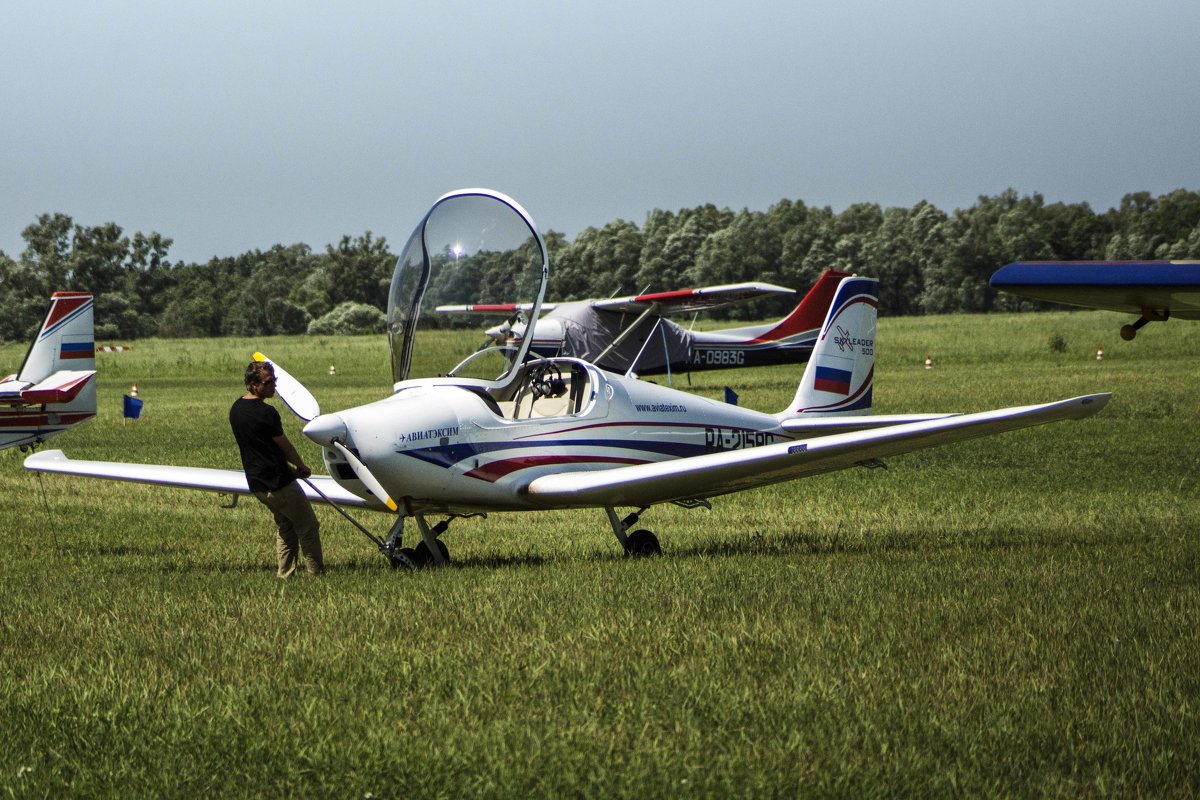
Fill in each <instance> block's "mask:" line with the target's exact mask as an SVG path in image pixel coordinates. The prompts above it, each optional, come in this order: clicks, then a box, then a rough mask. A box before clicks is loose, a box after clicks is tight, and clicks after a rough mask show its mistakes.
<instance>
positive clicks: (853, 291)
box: [778, 273, 879, 420]
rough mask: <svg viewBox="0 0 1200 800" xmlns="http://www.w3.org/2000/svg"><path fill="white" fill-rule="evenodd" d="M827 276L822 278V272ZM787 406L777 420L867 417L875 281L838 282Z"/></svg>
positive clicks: (872, 373)
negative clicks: (817, 417)
mask: <svg viewBox="0 0 1200 800" xmlns="http://www.w3.org/2000/svg"><path fill="white" fill-rule="evenodd" d="M826 274H828V273H826ZM827 308H828V313H827V314H826V315H825V322H824V324H823V325H822V326H821V333H820V334H819V335H818V336H817V341H816V344H815V345H814V347H813V352H812V355H811V356H809V359H808V364H807V365H806V366H805V368H804V375H803V377H801V379H800V385H799V387H798V388H797V389H796V396H795V398H794V399H793V400H792V403H791V405H789V406H788V407H787V409H786V410H785V411H783V412H781V413H780V414H779V415H778V416H779V418H780V420H785V419H792V418H794V417H797V416H799V415H801V414H803V415H804V416H828V415H835V414H836V415H863V414H870V413H871V389H872V386H873V384H874V381H875V324H876V318H877V316H878V311H879V281H878V280H877V279H875V278H860V277H857V276H847V277H842V278H840V279H839V280H838V284H837V291H836V293H835V294H834V296H833V301H832V302H831V303H829V304H828V306H827Z"/></svg>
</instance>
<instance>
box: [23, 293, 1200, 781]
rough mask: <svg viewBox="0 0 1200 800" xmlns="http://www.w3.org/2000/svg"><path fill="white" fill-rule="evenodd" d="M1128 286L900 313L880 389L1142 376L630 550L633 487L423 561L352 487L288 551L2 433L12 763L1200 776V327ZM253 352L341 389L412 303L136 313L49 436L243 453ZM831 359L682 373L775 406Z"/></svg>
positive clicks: (501, 523)
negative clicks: (636, 553)
mask: <svg viewBox="0 0 1200 800" xmlns="http://www.w3.org/2000/svg"><path fill="white" fill-rule="evenodd" d="M1124 321H1125V320H1124V319H1123V318H1122V317H1120V316H1119V315H1116V314H1108V313H1104V312H1080V313H1072V314H1067V313H1047V314H1040V315H995V316H950V317H927V318H904V319H886V318H885V319H883V320H881V321H880V331H879V343H880V346H879V352H880V355H879V359H878V362H877V368H876V369H877V381H876V388H875V398H876V410H877V412H879V413H892V412H904V411H914V412H916V411H975V410H983V409H986V408H992V407H999V406H1005V405H1022V404H1026V403H1032V402H1041V401H1046V400H1052V399H1061V398H1065V397H1071V396H1075V395H1079V394H1084V393H1090V392H1097V391H1112V392H1114V399H1113V400H1112V402H1111V403H1110V404H1109V406H1108V407H1107V408H1106V409H1105V410H1104V411H1103V412H1102V413H1101V414H1100V415H1099V416H1097V417H1094V418H1092V419H1089V420H1086V421H1083V422H1066V423H1058V424H1055V425H1050V426H1045V427H1041V428H1035V429H1031V430H1025V431H1019V432H1016V433H1011V434H1006V435H1003V436H999V437H994V438H989V439H982V440H976V441H972V442H967V443H963V444H958V445H953V446H948V447H944V448H938V449H934V450H928V451H922V452H919V453H914V454H911V455H906V456H899V457H896V458H894V459H891V460H890V463H889V466H890V468H889V469H888V470H886V471H885V470H861V469H859V470H852V471H846V472H842V473H837V474H832V475H827V476H822V477H819V478H814V479H809V480H805V481H799V482H793V483H790V484H785V485H780V486H776V487H771V488H768V489H763V490H759V491H753V492H746V493H742V494H739V495H734V496H730V497H727V498H721V499H719V500H718V501H717V502H715V503H714V508H713V509H712V510H711V511H705V510H691V511H688V510H684V509H681V508H678V507H675V506H667V507H660V508H655V509H652V510H651V511H650V512H648V513H647V514H646V515H644V517H643V522H644V523H645V524H646V525H648V526H649V527H651V528H653V529H654V530H655V531H656V532H657V533H658V535H659V538H660V539H661V541H662V544H663V549H664V552H665V555H664V556H663V557H662V558H659V559H646V560H630V559H625V558H622V557H621V556H620V553H619V549H618V547H617V544H616V542H615V540H614V538H613V536H612V532H611V530H610V529H609V528H608V525H607V523H606V521H605V518H604V514H603V512H602V511H599V510H596V511H587V512H570V513H551V512H546V513H538V514H523V515H522V514H495V515H492V516H490V517H489V518H487V519H483V520H479V519H474V520H460V521H457V522H455V524H454V525H453V526H452V527H451V529H450V532H449V533H448V534H447V536H446V541H447V543H448V545H449V547H450V551H451V554H452V558H453V559H454V561H453V564H452V565H451V566H449V567H448V568H445V569H442V570H428V571H423V572H419V573H400V572H393V571H392V570H391V569H390V568H389V567H388V566H387V564H386V562H385V561H384V559H383V558H382V557H381V556H379V554H378V553H376V552H374V550H373V548H372V546H371V545H370V544H369V543H368V542H367V541H366V539H365V538H364V537H363V536H362V535H361V533H359V532H358V531H356V530H354V529H353V528H352V527H351V526H350V525H349V524H348V523H346V522H345V521H344V520H342V519H341V518H340V517H338V516H337V515H336V513H335V512H333V511H332V510H330V509H325V508H319V509H318V514H319V515H320V517H321V520H322V523H323V529H322V537H323V540H324V544H325V554H326V561H327V563H328V564H329V566H330V571H329V573H328V575H327V576H326V577H324V578H322V579H312V578H308V577H307V576H303V577H301V578H299V579H296V580H292V581H288V582H280V581H278V580H276V579H275V577H274V566H273V530H272V529H271V527H270V520H269V515H268V514H267V512H266V511H265V509H263V508H262V507H260V506H259V505H258V504H257V503H256V502H254V501H253V500H252V499H250V500H246V499H243V501H242V502H241V503H240V504H239V505H238V506H237V507H236V508H234V509H226V508H221V507H220V503H221V502H222V500H221V499H219V498H217V497H216V496H215V495H209V494H203V493H189V492H184V491H176V490H162V489H153V488H149V487H140V486H134V485H126V484H116V483H109V482H103V481H94V480H86V479H82V478H71V477H67V476H48V475H47V476H39V475H35V474H32V473H27V472H25V471H24V470H22V468H21V461H22V458H23V456H22V454H20V453H19V452H16V451H13V450H9V451H5V452H2V453H0V529H2V530H3V531H4V534H5V536H4V544H5V547H4V558H3V560H2V561H0V580H2V586H3V589H2V591H0V658H2V661H0V664H2V665H0V793H3V794H4V795H6V796H12V797H44V796H46V797H48V796H55V797H57V796H64V795H66V796H89V797H92V796H100V797H102V796H118V795H120V796H134V797H155V796H161V797H213V796H228V797H251V796H271V797H308V796H314V797H315V796H321V797H325V796H332V797H348V798H365V797H377V798H384V797H447V798H453V797H464V796H484V797H561V796H586V797H636V798H643V797H648V796H669V797H778V796H831V795H832V796H845V797H862V796H883V795H888V796H891V795H934V796H963V795H968V796H978V795H985V796H996V795H999V796H1067V797H1080V796H1084V797H1093V796H1095V797H1104V796H1155V797H1194V796H1196V795H1197V794H1200V770H1198V769H1197V766H1196V765H1197V764H1200V723H1198V711H1200V708H1198V704H1200V691H1198V690H1200V635H1198V634H1197V629H1198V623H1200V545H1198V543H1197V535H1196V528H1197V523H1198V522H1200V499H1198V497H1200V491H1198V489H1200V487H1198V485H1197V484H1198V477H1200V450H1198V448H1197V446H1196V445H1197V441H1198V439H1200V391H1198V389H1200V386H1198V382H1200V381H1198V375H1197V370H1196V367H1197V364H1198V363H1200V324H1197V323H1188V322H1170V323H1168V324H1165V325H1158V324H1155V325H1151V326H1149V327H1147V328H1146V329H1144V330H1143V331H1142V333H1141V334H1140V335H1139V337H1138V339H1137V340H1136V341H1135V342H1132V343H1125V342H1121V341H1120V340H1119V338H1118V336H1117V329H1118V327H1119V325H1120V324H1121V323H1123V322H1124ZM464 335H465V334H464ZM1052 341H1056V342H1059V343H1060V345H1065V347H1060V350H1061V352H1059V351H1056V350H1055V349H1054V348H1053V347H1052V346H1051V343H1052ZM1097 347H1102V348H1103V350H1104V352H1105V357H1104V359H1103V360H1102V361H1097V360H1096V358H1095V351H1096V348H1097ZM255 349H262V350H263V351H264V352H266V353H268V354H269V355H270V356H272V357H273V358H277V359H279V361H280V362H281V363H282V364H284V365H285V366H286V367H288V369H289V370H290V371H291V372H292V373H293V374H295V375H296V376H297V377H299V378H300V379H301V380H303V381H305V382H306V383H307V384H308V385H309V386H310V388H312V389H313V391H314V393H315V394H316V395H317V397H318V398H319V399H320V400H321V401H322V406H323V407H324V408H325V409H327V410H334V409H337V408H339V407H344V406H346V405H349V404H353V403H358V402H362V401H367V400H371V399H375V398H378V397H381V396H383V394H384V393H385V392H386V391H387V387H388V386H389V384H390V374H389V369H388V362H387V351H386V343H385V341H384V339H383V337H366V338H354V339H332V338H331V339H316V338H307V337H304V338H289V339H284V338H279V339H273V340H266V341H249V340H228V339H227V340H208V341H174V340H172V341H159V340H151V341H144V342H136V343H134V349H133V350H132V351H130V352H126V353H119V354H118V353H114V354H100V356H99V358H98V362H99V370H100V374H99V392H100V404H101V408H100V414H99V416H98V417H97V418H96V419H95V420H92V421H90V422H88V423H86V424H85V425H83V426H81V427H80V428H78V429H76V430H74V431H71V432H69V433H67V434H64V435H63V436H60V437H58V438H57V439H55V440H53V442H52V444H51V446H53V447H61V448H62V449H64V450H65V451H66V452H67V453H68V454H70V455H72V456H76V457H80V458H100V459H109V460H127V461H146V462H157V463H177V464H197V465H208V466H220V467H237V465H238V463H237V455H236V451H235V448H234V446H233V442H232V437H231V435H230V434H229V432H228V427H227V423H226V421H225V416H226V413H227V411H228V407H229V404H230V403H231V402H232V400H233V399H234V398H235V397H236V396H237V395H238V394H239V393H240V391H241V383H240V375H241V371H242V369H243V368H244V366H245V363H246V362H247V360H248V357H249V354H250V353H251V352H253V350H255ZM24 350H25V347H24V346H23V345H21V346H5V347H0V372H2V371H4V370H5V369H8V370H9V371H11V370H12V369H15V367H16V366H17V365H18V364H19V362H20V359H21V357H22V355H23V354H24ZM926 354H929V355H931V356H932V357H933V358H934V360H935V364H936V366H935V368H934V369H932V370H926V369H924V368H923V362H924V359H925V356H926ZM331 363H333V364H336V366H337V375H336V376H330V375H329V374H328V367H329V364H331ZM799 372H800V369H799V368H793V367H778V368H771V369H761V370H757V371H751V370H745V371H727V372H716V373H698V374H696V375H694V376H692V377H691V379H690V380H689V379H688V378H687V377H686V376H676V377H675V385H676V386H677V387H679V388H684V389H690V390H691V391H694V392H697V393H700V394H704V395H707V396H711V397H720V396H721V392H722V387H723V386H725V385H730V386H732V387H733V388H735V389H736V390H737V391H738V393H739V394H740V395H741V401H742V403H743V404H745V405H749V406H752V407H755V408H761V409H763V410H770V411H777V410H779V409H781V408H783V406H784V405H785V404H786V403H787V401H788V400H789V399H790V398H791V396H792V393H793V392H794V390H795V384H796V381H797V379H798V377H799ZM135 381H136V383H137V385H138V388H139V391H140V394H141V397H142V398H143V399H144V400H145V404H146V405H145V411H144V415H143V419H142V420H140V421H139V422H137V423H134V424H129V425H124V424H122V420H121V416H120V413H121V412H120V407H121V404H120V399H121V395H122V394H123V393H125V392H126V391H127V390H128V389H129V386H130V384H131V383H133V382H135ZM285 425H287V427H288V432H289V434H290V435H291V437H292V439H293V441H295V442H297V443H298V445H299V446H300V447H301V448H303V452H304V453H305V456H306V458H307V459H308V460H309V461H310V463H314V464H319V463H320V459H319V454H318V449H317V448H316V446H315V445H312V444H311V443H309V442H308V441H307V440H305V439H304V437H303V436H302V435H300V434H299V425H298V424H297V423H296V422H295V421H294V420H293V419H292V418H291V417H290V416H289V415H287V414H286V412H285ZM360 517H361V518H362V519H363V520H364V521H365V522H367V523H368V524H370V525H371V526H372V527H373V528H374V529H375V530H376V531H378V532H380V533H382V532H383V531H384V530H386V527H387V525H386V523H387V519H386V518H385V517H383V516H382V515H370V514H363V515H360Z"/></svg>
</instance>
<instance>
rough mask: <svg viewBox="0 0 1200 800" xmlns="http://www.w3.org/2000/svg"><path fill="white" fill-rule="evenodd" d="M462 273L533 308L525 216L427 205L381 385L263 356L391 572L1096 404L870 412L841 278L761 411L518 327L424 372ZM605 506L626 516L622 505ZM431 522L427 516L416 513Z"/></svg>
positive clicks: (531, 252) (654, 543)
mask: <svg viewBox="0 0 1200 800" xmlns="http://www.w3.org/2000/svg"><path fill="white" fill-rule="evenodd" d="M460 270H471V271H472V272H474V273H477V271H479V270H500V271H502V272H503V275H504V279H505V281H506V282H507V283H508V285H511V286H512V287H514V290H515V291H518V292H521V293H522V294H523V295H524V296H525V297H527V298H529V302H530V309H531V315H532V318H534V319H536V318H537V315H538V311H539V308H540V305H541V301H542V298H543V296H544V294H545V289H546V282H547V277H548V274H549V261H548V258H547V255H546V248H545V245H544V243H543V242H542V239H541V236H540V235H539V234H538V233H537V228H536V227H535V225H534V223H533V220H532V219H530V217H529V215H528V214H527V213H526V212H525V210H524V209H522V208H521V206H520V205H518V204H517V203H516V202H515V201H514V200H512V199H510V198H508V197H506V196H505V195H502V194H500V193H498V192H493V191H490V190H486V189H467V190H462V191H458V192H452V193H450V194H447V195H445V196H443V197H442V198H440V199H439V200H438V201H437V202H436V203H435V204H434V205H433V207H432V208H431V209H430V211H429V212H428V214H426V216H425V217H424V219H422V220H421V222H420V224H419V225H418V226H417V228H416V230H415V231H414V232H413V234H412V236H411V238H410V239H409V240H408V243H407V245H406V246H405V248H404V250H403V251H402V253H401V255H400V258H399V259H398V263H397V266H396V271H395V274H394V276H393V279H392V285H391V292H390V296H389V300H388V335H389V340H390V345H391V352H392V374H393V378H394V381H395V382H394V385H393V387H392V393H391V395H389V396H387V397H385V398H383V399H381V400H378V401H375V402H373V403H369V404H367V405H363V406H358V407H355V408H348V409H345V410H343V411H338V412H336V413H325V414H320V413H319V407H318V405H317V403H316V401H315V399H314V398H313V397H312V395H311V394H310V393H308V391H307V390H306V389H304V387H303V386H302V385H301V384H300V383H299V382H298V381H296V380H294V379H293V378H292V377H291V376H290V375H289V374H288V373H287V371H286V370H284V369H282V368H281V367H280V366H279V365H278V364H276V365H275V366H276V375H277V378H281V379H279V380H277V392H278V393H279V396H280V397H281V398H282V399H283V400H284V401H285V402H286V403H287V404H288V405H289V406H290V407H291V408H292V409H293V411H296V412H298V413H299V414H300V415H301V416H302V417H304V418H311V421H309V422H308V423H307V424H306V425H305V427H304V433H305V435H307V436H308V437H309V438H310V439H311V440H312V441H314V442H316V443H317V444H319V445H320V446H321V447H322V450H323V455H324V461H325V466H326V467H327V469H328V472H329V475H328V476H325V477H320V478H314V479H312V480H310V481H309V482H307V488H306V492H307V493H308V494H309V496H310V497H311V498H312V499H314V500H319V501H324V502H330V503H332V504H334V505H337V506H338V507H339V508H340V507H341V506H344V505H348V506H356V507H364V508H371V509H376V510H380V511H389V512H391V513H393V514H395V515H396V519H395V521H394V523H393V525H392V527H391V530H390V532H389V533H388V535H387V537H386V539H384V538H381V537H376V536H374V535H373V534H371V533H370V532H368V531H366V530H365V528H364V529H363V530H364V533H367V535H368V536H370V537H371V539H372V541H374V542H375V543H376V544H377V545H378V546H379V548H380V550H381V551H382V552H383V553H384V554H385V555H387V556H388V557H389V558H390V559H391V560H392V563H393V564H396V565H403V566H412V565H414V564H417V563H422V562H432V563H435V564H437V563H442V562H444V561H445V560H446V558H447V557H448V550H447V549H446V546H445V543H444V542H442V541H441V539H440V538H439V537H440V536H441V534H442V533H443V532H444V531H445V530H446V528H447V526H448V524H449V523H450V522H451V521H452V520H454V519H456V518H461V517H465V516H469V515H472V514H478V513H489V512H498V511H536V510H539V509H585V508H596V509H603V510H604V512H605V514H606V516H607V518H608V522H609V524H610V526H611V527H612V531H613V533H614V535H615V536H616V538H617V540H618V542H619V543H620V544H621V546H622V547H623V548H624V549H625V551H626V552H627V553H630V554H637V555H643V554H651V553H657V552H660V548H659V543H658V539H657V537H656V536H655V535H654V534H653V533H652V532H650V531H649V530H644V529H640V530H633V531H631V530H630V529H631V528H632V527H633V526H634V525H635V524H636V522H637V520H638V518H639V517H640V516H641V515H642V514H643V513H645V512H646V510H647V509H649V508H650V507H652V506H655V505H658V504H660V503H677V504H680V505H683V506H685V507H695V506H709V504H710V501H711V500H712V499H713V498H716V497H719V496H721V495H724V494H728V493H730V492H737V491H742V490H745V489H753V488H755V487H759V486H766V485H768V484H773V483H778V482H781V481H788V480H793V479H796V478H803V477H807V476H809V475H818V474H821V473H825V472H830V471H833V470H840V469H847V468H849V467H854V466H868V467H869V466H877V465H878V464H879V461H880V459H882V458H884V457H887V456H891V455H895V454H898V453H904V452H908V451H911V450H917V449H920V448H923V447H932V446H936V445H942V444H948V443H950V442H954V441H959V440H964V439H970V438H974V437H978V436H986V435H990V434H995V433H1000V432H1003V431H1009V430H1014V429H1017V428H1024V427H1027V426H1031V425H1038V424H1041V423H1044V422H1052V421H1055V420H1063V419H1079V418H1082V417H1087V416H1090V415H1091V414H1094V413H1096V412H1097V411H1099V410H1100V409H1101V408H1102V407H1103V406H1104V405H1105V403H1106V402H1107V401H1108V399H1109V395H1107V394H1095V395H1089V396H1084V397H1076V398H1074V399H1070V400H1063V401H1060V402H1054V403H1047V404H1044V405H1032V406H1023V407H1018V408H1005V409H999V410H996V411H986V412H982V413H975V414H965V415H940V414H939V415H934V414H921V415H911V416H910V415H898V416H871V415H870V414H869V412H870V409H871V396H872V386H873V382H874V362H875V326H876V312H877V305H878V302H877V290H878V281H876V280H873V279H869V278H859V277H844V278H842V279H841V280H840V281H839V283H838V288H837V292H836V294H835V297H834V299H833V302H832V303H831V304H830V306H829V309H828V312H827V313H826V316H825V319H824V322H823V324H822V326H821V331H820V334H819V335H818V337H817V344H816V348H815V349H814V351H813V354H812V358H811V359H810V360H809V362H808V364H807V366H806V367H805V369H804V371H803V375H802V377H801V378H800V383H799V386H798V387H797V390H796V393H795V397H794V398H793V400H792V401H791V402H790V403H789V404H788V406H787V407H786V408H785V409H783V410H782V411H780V412H779V413H776V414H770V413H763V412H759V411H754V410H751V409H747V408H744V407H740V406H735V405H731V404H727V403H723V402H719V401H717V400H713V399H709V398H706V397H701V396H698V395H694V394H690V393H687V392H682V391H678V390H675V389H672V388H669V387H665V386H659V385H657V384H653V383H650V382H647V381H643V380H638V379H636V378H631V377H628V376H623V375H618V374H616V373H612V372H608V371H605V370H603V369H600V368H599V367H597V366H596V365H595V364H592V363H589V362H587V361H584V360H582V359H578V358H535V359H532V360H529V359H527V358H526V356H527V354H528V352H529V349H530V346H531V344H532V338H533V332H532V330H531V329H529V328H527V330H526V332H525V335H524V336H523V337H522V338H521V339H520V340H519V342H518V343H517V344H516V346H515V349H516V352H515V353H513V352H508V350H507V348H490V349H488V350H484V351H479V352H476V353H474V354H471V355H469V356H468V357H467V358H466V359H465V360H464V361H462V362H461V363H459V364H458V366H456V367H454V368H453V369H451V370H450V371H449V372H448V373H447V372H445V371H444V370H441V372H442V374H441V375H440V376H435V374H430V373H437V372H438V371H439V370H438V369H437V365H435V364H430V363H427V361H428V360H429V357H428V351H429V350H433V349H437V348H444V347H445V344H444V342H443V341H440V338H444V337H438V335H437V333H436V332H434V333H433V334H426V333H425V332H422V331H420V330H418V325H419V322H420V321H421V319H422V318H424V317H426V316H428V315H429V314H430V313H431V312H432V311H433V309H432V308H429V307H426V304H425V298H426V291H427V289H428V288H429V287H430V286H431V285H436V284H437V283H438V282H441V281H453V280H457V279H460V278H461V275H462V273H460V272H459V271H460ZM256 358H260V359H265V358H266V357H265V356H262V355H261V354H257V355H256ZM423 359H424V360H423ZM421 371H424V372H425V373H426V374H418V373H419V372H421ZM25 466H26V468H28V469H32V470H41V471H46V472H60V473H68V474H73V475H86V476H92V477H98V478H108V479H114V480H129V481H138V482H143V483H157V484H165V485H170V486H181V487H187V488H193V489H207V490H210V491H219V492H233V493H235V494H245V493H247V488H246V481H245V478H244V477H243V475H242V473H241V471H235V470H218V469H199V468H192V467H170V466H154V465H143V464H121V463H114V462H107V461H80V460H75V459H70V458H67V457H66V456H65V455H63V453H61V452H59V451H53V452H45V453H40V454H36V455H34V456H30V457H29V458H27V459H26V460H25ZM619 508H633V509H635V510H634V511H633V512H632V513H629V514H627V515H626V516H624V517H622V516H621V515H620V514H619V513H618V509H619ZM343 513H344V512H343ZM434 517H443V518H444V519H442V520H440V521H438V522H436V523H435V524H431V521H430V518H434ZM409 518H411V519H412V520H414V521H415V523H416V525H417V528H418V529H419V531H420V539H419V541H418V543H417V546H416V547H415V548H412V547H402V546H401V533H402V530H403V524H404V521H405V520H406V519H409ZM356 524H357V523H356Z"/></svg>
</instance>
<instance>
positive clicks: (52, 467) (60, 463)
mask: <svg viewBox="0 0 1200 800" xmlns="http://www.w3.org/2000/svg"><path fill="white" fill-rule="evenodd" d="M25 469H29V470H34V471H35V472H59V473H62V474H64V475H79V476H82V477H86V478H105V479H107V480H113V481H128V482H131V483H148V484H154V485H157V486H174V487H176V488H178V489H199V490H202V491H209V492H222V493H225V494H250V488H249V487H248V486H247V485H246V475H245V473H243V472H242V471H241V470H233V469H213V468H211V467H177V466H166V465H161V464H129V463H123V462H118V461H87V460H81V459H74V458H69V457H67V455H66V454H65V453H63V451H62V450H45V451H43V452H41V453H34V454H33V455H31V456H29V457H28V458H26V459H25ZM308 481H309V482H311V483H312V485H313V486H316V487H317V488H318V489H320V490H321V491H320V493H318V492H316V491H314V489H313V487H312V486H310V485H309V483H306V482H305V481H300V488H302V489H303V490H304V494H305V495H307V496H308V499H309V500H311V501H313V502H314V503H324V502H327V499H326V498H328V500H332V501H333V502H335V503H337V504H338V505H342V506H355V507H358V508H372V509H376V510H382V509H383V506H381V505H379V504H378V503H376V502H375V501H373V500H364V499H363V498H361V497H359V496H358V495H356V494H353V493H352V492H349V491H347V490H346V489H344V488H342V486H341V485H339V484H338V483H337V482H336V481H335V480H334V479H333V478H331V477H329V476H328V475H314V476H312V477H311V478H309V479H308Z"/></svg>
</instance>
